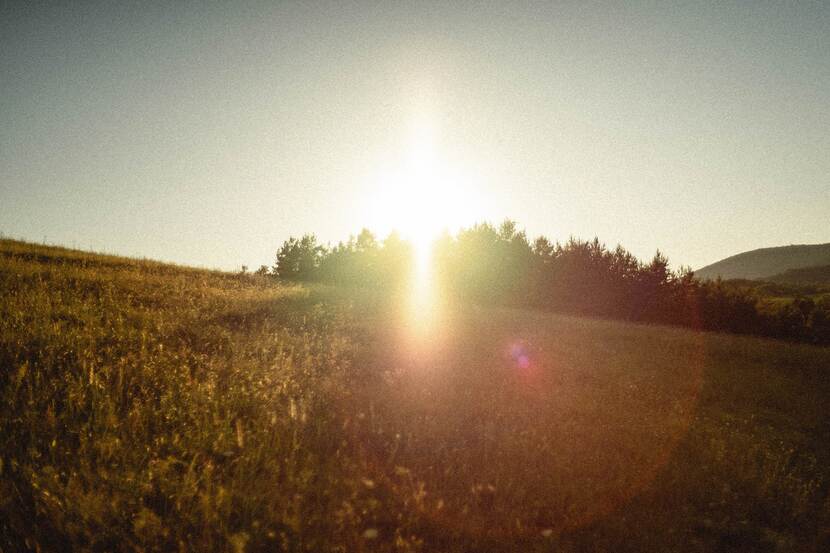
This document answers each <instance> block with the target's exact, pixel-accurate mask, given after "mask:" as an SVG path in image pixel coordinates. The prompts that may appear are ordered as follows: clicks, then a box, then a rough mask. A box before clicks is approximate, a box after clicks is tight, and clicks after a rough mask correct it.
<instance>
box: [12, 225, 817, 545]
mask: <svg viewBox="0 0 830 553" xmlns="http://www.w3.org/2000/svg"><path fill="white" fill-rule="evenodd" d="M0 294H2V300H0V368H1V369H2V372H0V406H1V407H0V409H2V410H0V549H2V550H8V551H17V550H20V549H25V548H26V547H28V548H29V549H32V550H36V549H41V550H56V549H67V548H75V549H85V550H101V551H103V550H113V549H116V550H147V551H170V550H221V551H226V550H230V551H257V550H285V551H302V550H306V551H374V550H380V551H384V550H385V551H458V552H460V551H471V550H474V551H516V550H528V551H560V550H565V551H583V550H597V551H606V550H614V551H621V550H631V551H642V550H652V551H660V550H682V551H703V550H730V549H731V550H736V551H738V550H762V551H763V550H768V551H788V550H808V551H809V550H814V551H821V550H825V549H827V548H828V547H829V546H830V499H828V485H830V469H829V468H828V467H830V423H828V420H827V418H826V413H827V412H828V407H830V379H828V378H827V371H828V370H830V350H828V349H820V348H814V347H809V346H798V345H792V344H784V343H778V342H774V341H765V340H759V339H752V338H743V337H734V336H719V335H714V334H704V333H693V332H688V331H684V330H679V329H666V328H660V327H647V326H636V325H626V324H622V323H611V322H603V321H590V320H585V319H578V318H567V317H558V316H552V315H548V314H539V313H528V312H523V311H513V310H483V309H476V308H470V309H461V308H456V309H452V310H448V311H447V312H445V313H444V314H443V317H442V318H441V319H440V320H439V322H438V323H436V324H435V325H433V326H432V327H431V328H428V329H421V330H420V332H419V333H413V332H412V331H411V329H410V327H408V326H407V324H406V321H405V319H402V318H401V317H400V316H399V314H398V313H397V310H395V309H391V308H390V307H389V306H388V305H384V304H383V303H382V302H379V301H373V300H372V299H371V298H368V297H362V298H361V297H357V295H356V294H348V293H343V292H338V291H333V290H326V289H320V288H315V289H308V288H301V287H289V286H278V285H275V284H273V283H272V282H270V281H268V280H264V279H256V278H252V277H243V276H236V275H229V274H225V273H219V272H209V271H201V270H195V269H187V268H179V267H174V266H170V265H163V264H159V263H154V262H148V261H135V260H128V259H123V258H117V257H102V256H94V255H91V254H84V253H80V252H72V251H69V250H62V249H57V248H48V247H42V246H33V245H29V244H22V243H19V242H12V241H3V242H0Z"/></svg>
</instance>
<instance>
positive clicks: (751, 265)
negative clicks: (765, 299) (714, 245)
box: [695, 243, 830, 279]
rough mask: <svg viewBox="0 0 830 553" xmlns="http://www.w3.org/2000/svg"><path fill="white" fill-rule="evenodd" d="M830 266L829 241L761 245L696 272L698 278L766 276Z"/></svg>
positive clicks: (750, 277)
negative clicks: (774, 245)
mask: <svg viewBox="0 0 830 553" xmlns="http://www.w3.org/2000/svg"><path fill="white" fill-rule="evenodd" d="M819 265H830V243H827V244H810V245H796V246H780V247H775V248H761V249H758V250H752V251H748V252H743V253H739V254H737V255H733V256H730V257H727V258H726V259H722V260H720V261H718V262H716V263H712V264H711V265H707V266H706V267H702V268H701V269H698V270H696V271H695V274H696V275H697V276H698V277H699V278H704V279H705V278H711V279H714V278H717V277H718V276H720V277H721V278H723V279H733V278H744V279H763V278H767V277H771V276H773V275H778V274H780V273H783V272H785V271H788V270H790V269H801V268H804V267H814V266H819Z"/></svg>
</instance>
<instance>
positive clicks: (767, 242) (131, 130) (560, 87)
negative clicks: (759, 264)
mask: <svg viewBox="0 0 830 553" xmlns="http://www.w3.org/2000/svg"><path fill="white" fill-rule="evenodd" d="M31 4H32V5H27V3H22V2H21V3H20V4H19V5H18V4H16V3H10V2H4V3H0V232H3V233H4V234H5V235H6V236H13V237H20V238H25V239H29V240H36V241H41V240H44V239H46V241H48V242H50V243H58V244H63V245H68V246H76V247H80V248H84V249H89V248H91V249H95V250H103V251H108V252H112V253H119V254H125V255H133V256H146V257H152V258H157V259H163V260H170V261H176V262H180V263H186V264H195V265H202V266H208V267H219V268H226V269H232V268H238V267H239V265H241V264H243V263H245V264H248V265H250V266H252V267H256V266H258V265H259V264H262V263H268V264H270V263H272V262H273V258H274V252H275V250H276V248H277V247H278V246H279V245H280V243H281V242H282V241H283V240H284V239H286V238H287V237H288V236H289V235H290V234H294V235H298V234H302V233H304V232H315V233H316V234H317V235H318V236H319V237H320V238H321V239H322V240H323V241H337V240H339V239H345V238H347V237H348V235H349V234H351V233H356V232H357V231H359V230H360V228H361V227H363V226H369V227H370V228H374V229H375V230H376V231H378V232H382V233H383V232H387V231H388V229H389V227H391V226H392V225H394V224H395V222H396V221H403V220H404V219H405V220H406V221H407V222H406V224H408V225H412V224H415V223H413V221H418V220H429V219H430V218H431V217H438V218H439V219H440V222H441V223H442V224H444V223H446V224H449V225H455V224H464V223H468V222H471V221H472V220H475V219H483V218H487V219H490V220H493V221H499V220H501V219H503V218H504V217H510V218H513V219H516V220H517V221H518V222H519V223H520V225H521V226H523V227H525V228H526V229H527V231H528V234H530V235H532V236H535V235H538V234H545V235H547V236H549V237H550V238H552V239H559V240H564V239H567V237H568V236H569V235H575V236H578V237H583V238H592V237H593V236H598V237H599V238H600V239H601V240H603V241H605V242H607V243H608V244H609V245H610V246H614V245H616V244H617V243H621V244H623V245H624V246H626V247H627V248H628V249H630V250H631V251H632V252H634V253H635V254H636V255H638V256H640V257H643V258H645V257H650V256H651V255H652V254H653V253H654V250H655V249H657V248H660V249H661V250H662V251H664V252H665V253H666V254H667V255H668V256H669V258H670V260H671V261H672V263H673V264H674V265H679V264H687V265H691V266H693V267H699V266H701V265H705V264H707V263H710V262H713V261H716V260H718V259H720V258H722V257H725V256H728V255H731V254H734V253H737V252H740V251H744V250H748V249H754V248H758V247H764V246H774V245H785V244H791V243H817V242H830V7H829V6H830V5H828V4H827V3H826V2H815V3H806V2H805V3H799V4H797V5H796V4H793V3H789V2H786V3H785V2H776V3H762V2H735V3H719V4H718V5H717V6H705V5H701V4H700V3H683V4H682V5H676V6H670V5H667V4H665V3H657V2H654V3H651V2H648V3H633V2H618V3H609V4H602V3H596V4H594V3H589V2H582V1H579V2H573V3H564V4H557V3H547V2H546V3H540V4H529V3H521V4H519V3H516V4H513V3H509V2H499V1H497V2H492V3H484V4H462V3H460V2H452V3H446V4H452V6H442V5H441V4H442V3H437V2H435V3H432V2H431V3H417V2H406V3H402V2H396V3H368V2H366V3H346V2H338V3H332V4H316V3H315V4H312V3H284V4H277V5H275V4H272V3H266V2H263V3H250V4H243V3H241V2H239V3H236V2H234V3H227V5H221V4H218V3H217V4H212V3H211V4H207V3H193V4H188V3H186V2H183V1H182V2H167V3H158V4H155V3H150V2H130V3H126V2H125V3H114V2H112V3H111V2H107V3H100V4H95V3H92V2H85V3H83V5H80V6H73V7H67V6H61V5H56V6H50V5H48V4H47V3H40V2H37V3H31ZM35 4H37V5H35ZM41 4H47V5H41ZM55 4H63V3H55ZM76 4H81V3H76ZM165 4H168V5H165ZM419 129H421V130H419ZM423 129H427V130H426V131H423ZM419 133H421V134H420V135H419ZM424 133H426V134H427V135H428V139H424V138H423V136H422V135H423V134H424ZM413 136H414V137H415V138H414V139H413ZM419 136H420V137H421V138H420V139H419V138H418V137H419ZM419 140H420V142H419ZM425 144H427V146H425ZM419 147H421V148H424V147H428V149H429V155H428V157H429V159H430V160H432V161H431V162H430V163H431V164H432V165H431V166H432V167H433V169H434V170H433V171H431V172H427V173H420V174H419V175H420V176H419V177H417V178H415V177H412V175H410V174H409V173H410V172H409V169H408V168H411V167H410V165H411V163H410V162H411V160H412V159H413V156H415V158H416V159H417V158H418V155H420V154H418V153H417V151H416V152H415V153H414V154H413V151H414V150H417V149H418V148H419ZM407 175H409V176H407ZM425 175H426V177H425ZM430 175H431V176H435V177H436V179H437V180H436V181H434V182H432V183H431V184H428V185H423V186H422V183H421V181H420V180H419V179H420V178H427V177H429V176H430ZM436 183H437V184H436ZM408 187H410V188H412V189H414V192H413V190H407V188H408ZM413 194H414V196H413ZM413 198H414V199H413ZM453 214H457V217H456V218H455V219H454V218H453V217H455V216H454V215H453Z"/></svg>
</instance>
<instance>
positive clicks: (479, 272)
mask: <svg viewBox="0 0 830 553" xmlns="http://www.w3.org/2000/svg"><path fill="white" fill-rule="evenodd" d="M432 262H433V263H434V267H433V270H434V271H435V275H436V280H437V283H438V285H439V286H441V288H442V290H443V292H444V293H445V294H448V295H449V296H450V297H453V298H456V299H457V300H459V301H466V302H474V303H478V304H495V305H505V306H516V307H529V308H536V309H545V310H550V311H555V312H560V313H569V314H577V315H586V316H595V317H603V318H611V319H621V320H626V321H636V322H648V323H659V324H668V325H676V326H684V327H689V328H695V329H701V330H714V331H720V332H731V333H738V334H754V335H759V336H768V337H775V338H782V339H788V340H796V341H805V342H811V343H817V344H830V301H828V298H826V297H825V299H823V300H819V301H816V300H814V299H811V298H809V297H801V296H795V297H792V298H790V299H788V300H786V301H776V302H770V301H765V300H764V298H763V297H762V295H761V294H759V293H758V291H757V290H755V289H754V288H752V287H747V286H746V285H745V283H744V284H743V285H741V286H736V285H733V284H731V283H730V282H728V281H722V280H700V279H698V278H696V277H695V275H694V273H693V271H692V270H691V269H690V268H688V267H681V268H680V269H678V270H672V269H671V268H670V267H669V261H668V259H667V258H666V256H665V255H663V254H662V253H660V251H657V253H656V254H655V255H654V257H653V258H651V259H650V260H649V261H647V262H642V261H640V260H639V259H637V258H636V257H635V256H634V255H632V254H631V253H630V252H628V251H627V250H626V249H625V248H623V247H622V246H617V247H616V248H613V249H609V248H608V247H606V245H605V244H603V243H601V242H600V241H599V240H598V239H596V238H594V239H593V240H590V241H586V240H580V239H576V238H571V239H569V240H568V241H567V242H565V243H559V242H556V243H554V242H551V241H550V240H549V239H548V238H546V237H544V236H540V237H538V238H536V239H535V240H533V241H530V240H529V239H528V237H527V235H526V233H525V232H524V231H520V230H519V229H518V227H517V225H516V223H515V222H514V221H509V220H507V221H504V222H503V223H502V224H501V225H499V226H494V225H491V224H489V223H481V224H476V225H473V226H472V227H469V228H465V229H462V230H461V231H459V232H458V233H457V234H456V235H455V236H452V235H450V234H448V233H445V234H444V235H442V236H441V237H439V238H438V239H437V240H436V242H435V243H434V246H433V259H432ZM412 264H413V249H412V245H411V244H410V243H409V242H407V241H405V240H403V239H401V237H400V236H399V235H397V234H396V233H392V234H391V235H389V236H388V237H387V238H386V239H385V240H382V241H381V240H378V239H377V238H376V237H375V236H374V235H373V234H372V233H371V232H370V231H369V230H366V229H364V230H362V231H361V232H360V233H359V234H358V235H357V236H356V237H354V236H353V237H351V238H350V239H349V240H348V241H346V242H340V243H338V244H337V245H336V246H333V247H330V246H324V245H322V244H320V243H319V242H318V241H317V238H316V237H315V236H314V235H313V234H306V235H304V236H302V237H301V238H293V237H292V238H289V239H288V240H286V241H285V242H284V243H283V245H282V246H281V247H280V249H279V250H278V251H277V254H276V260H275V263H274V265H273V266H272V267H268V266H265V265H263V266H262V267H260V269H259V270H258V271H257V273H259V274H263V275H265V274H268V275H272V276H274V277H276V278H279V279H281V280H290V281H304V282H325V283H330V284H336V285H341V286H369V287H373V288H377V289H386V290H388V289H395V288H399V287H401V286H404V285H405V284H406V282H407V280H408V278H409V277H410V275H411V274H412V268H413V266H412Z"/></svg>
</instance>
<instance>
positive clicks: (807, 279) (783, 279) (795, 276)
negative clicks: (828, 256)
mask: <svg viewBox="0 0 830 553" xmlns="http://www.w3.org/2000/svg"><path fill="white" fill-rule="evenodd" d="M765 280H768V281H770V282H776V283H779V284H794V285H798V286H830V265H819V266H817V267H804V268H801V269H790V270H788V271H784V272H783V273H781V274H778V275H774V276H771V277H769V278H767V279H765Z"/></svg>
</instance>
